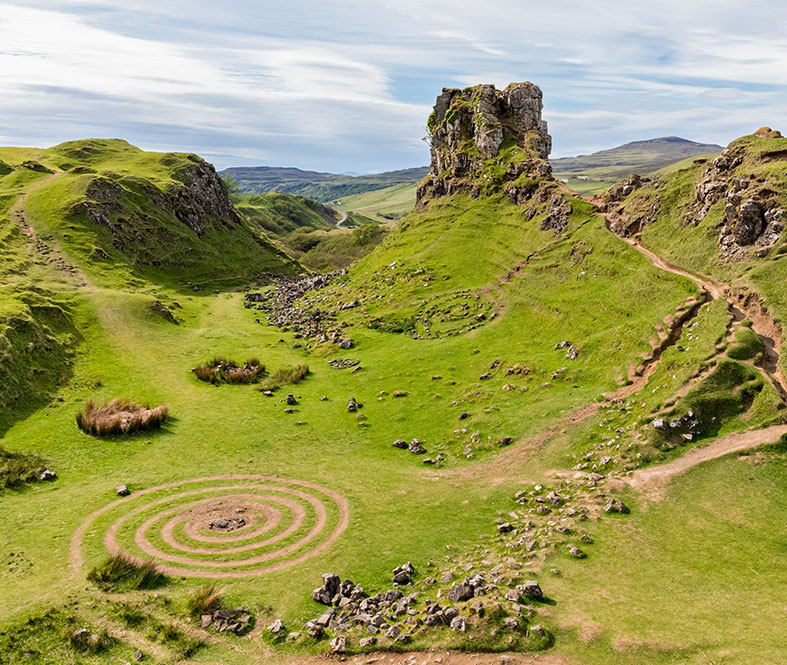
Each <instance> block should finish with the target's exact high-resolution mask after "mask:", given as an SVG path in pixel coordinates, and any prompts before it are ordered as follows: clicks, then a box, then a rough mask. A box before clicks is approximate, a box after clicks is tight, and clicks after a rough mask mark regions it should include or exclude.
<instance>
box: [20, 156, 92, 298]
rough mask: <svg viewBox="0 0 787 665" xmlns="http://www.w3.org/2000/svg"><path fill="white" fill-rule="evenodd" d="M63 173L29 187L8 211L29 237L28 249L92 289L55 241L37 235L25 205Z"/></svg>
mask: <svg viewBox="0 0 787 665" xmlns="http://www.w3.org/2000/svg"><path fill="white" fill-rule="evenodd" d="M62 173H63V172H62V171H55V172H54V173H52V174H50V175H48V176H46V177H45V178H42V179H41V180H39V181H38V182H36V183H34V184H33V185H31V186H29V187H28V188H27V189H26V190H25V192H24V194H22V195H21V196H20V197H19V198H18V199H17V200H16V203H14V205H13V206H11V208H10V209H9V210H8V216H9V218H10V219H11V220H12V221H14V222H16V223H17V224H18V225H19V228H20V229H21V231H22V233H24V234H25V236H27V238H28V247H29V248H30V250H31V252H32V253H33V254H34V255H36V256H38V257H39V258H40V259H41V260H42V261H44V262H45V263H47V264H48V265H51V266H52V267H53V268H55V269H56V270H57V271H58V272H61V273H64V274H66V275H68V276H69V277H71V278H73V279H74V280H76V281H77V283H78V284H79V286H84V287H92V286H93V285H92V284H91V283H90V280H89V279H88V278H87V277H86V276H85V274H84V273H83V272H82V271H81V270H80V269H79V268H78V267H77V266H75V265H74V264H73V263H71V262H70V261H68V260H67V259H66V257H65V253H64V252H63V251H62V250H61V249H60V248H59V247H58V246H57V245H56V243H55V241H50V242H47V241H44V240H43V239H41V238H40V237H39V236H38V235H37V234H36V232H35V229H34V228H33V225H32V224H31V223H30V221H29V216H28V214H27V212H26V210H25V204H26V203H27V199H28V197H29V196H30V194H32V193H33V192H34V191H36V190H37V189H39V188H40V187H43V186H44V185H46V184H48V183H50V182H52V180H54V179H55V178H57V177H58V176H60V175H62Z"/></svg>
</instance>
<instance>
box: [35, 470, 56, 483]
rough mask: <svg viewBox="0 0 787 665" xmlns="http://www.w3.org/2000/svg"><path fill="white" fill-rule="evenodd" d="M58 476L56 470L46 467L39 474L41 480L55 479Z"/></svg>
mask: <svg viewBox="0 0 787 665" xmlns="http://www.w3.org/2000/svg"><path fill="white" fill-rule="evenodd" d="M55 478H57V474H56V473H55V472H54V471H50V470H49V469H44V470H43V471H42V472H41V473H40V474H39V475H38V479H39V480H54V479H55Z"/></svg>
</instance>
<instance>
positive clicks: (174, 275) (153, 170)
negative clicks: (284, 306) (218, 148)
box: [0, 139, 297, 281]
mask: <svg viewBox="0 0 787 665" xmlns="http://www.w3.org/2000/svg"><path fill="white" fill-rule="evenodd" d="M0 159H3V160H4V161H7V162H9V163H14V164H20V166H19V167H18V168H17V169H16V170H15V171H13V172H11V173H9V174H7V175H5V176H3V178H2V180H0V188H2V191H3V192H8V194H7V196H13V195H14V193H18V192H21V191H24V196H25V202H24V205H25V214H26V215H28V216H32V217H35V218H36V222H37V224H36V229H35V232H36V234H37V235H38V236H40V237H42V238H52V239H53V241H54V242H55V243H56V244H57V245H58V246H59V247H60V249H61V250H62V252H63V253H64V254H65V255H66V256H67V257H69V258H70V259H71V260H73V261H78V262H79V264H80V269H81V270H82V272H84V274H85V275H87V276H88V278H89V279H91V280H93V279H95V280H99V281H102V280H107V279H110V276H113V275H114V276H115V277H116V278H118V279H122V280H130V279H133V278H134V277H139V276H144V277H146V278H150V279H158V280H165V279H180V280H191V281H206V280H208V281H209V280H215V279H227V278H235V279H237V280H243V279H248V278H250V277H251V276H253V275H255V274H258V273H260V272H263V271H273V272H288V271H289V272H293V271H295V270H297V268H296V266H295V265H294V263H293V262H292V261H291V260H290V259H289V258H288V257H287V256H286V255H284V254H283V253H282V252H281V250H279V249H278V248H277V247H275V246H274V245H273V244H272V243H271V242H270V241H269V240H268V239H267V238H266V237H265V235H264V234H263V233H262V232H261V231H260V230H258V227H255V226H253V225H250V224H249V223H248V222H247V221H246V220H245V219H243V218H242V217H241V216H239V215H238V214H237V212H236V211H235V209H234V208H233V206H232V204H231V203H230V201H229V199H228V197H227V194H226V192H225V191H224V188H223V186H222V184H221V181H220V180H219V178H218V177H217V175H216V172H215V170H214V169H213V167H212V166H211V165H210V164H208V163H207V162H205V161H204V160H202V159H201V158H199V157H197V156H196V155H187V154H175V153H150V152H144V151H142V150H140V149H139V148H136V147H134V146H132V145H130V144H128V143H126V142H125V141H121V140H98V139H91V140H85V141H74V142H70V143H63V144H61V145H58V146H54V147H53V148H49V149H47V150H38V149H23V148H0ZM25 164H27V166H25ZM28 184H29V185H30V186H29V187H28V188H27V189H26V190H22V189H20V187H23V186H24V185H28Z"/></svg>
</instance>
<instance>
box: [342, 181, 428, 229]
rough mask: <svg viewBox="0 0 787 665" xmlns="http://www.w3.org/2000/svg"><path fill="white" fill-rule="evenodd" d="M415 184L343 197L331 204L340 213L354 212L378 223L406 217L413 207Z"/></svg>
mask: <svg viewBox="0 0 787 665" xmlns="http://www.w3.org/2000/svg"><path fill="white" fill-rule="evenodd" d="M416 186H417V185H416V184H415V183H412V184H404V185H394V186H393V187H386V188H385V189H378V190H375V191H372V192H364V193H363V194H355V195H353V196H345V197H342V198H340V199H336V200H335V201H332V202H331V205H332V206H333V207H334V208H336V209H337V210H339V211H341V212H354V213H356V214H360V215H364V216H365V217H369V218H370V219H373V220H375V221H378V222H389V221H391V220H395V219H400V218H402V217H404V216H405V215H407V214H408V213H409V212H410V211H411V210H412V209H413V206H414V205H415V188H416Z"/></svg>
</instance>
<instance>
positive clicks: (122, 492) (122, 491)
mask: <svg viewBox="0 0 787 665" xmlns="http://www.w3.org/2000/svg"><path fill="white" fill-rule="evenodd" d="M115 491H116V492H117V493H118V496H128V495H129V494H131V492H130V491H129V489H128V487H126V486H125V485H118V486H117V487H116V488H115Z"/></svg>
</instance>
